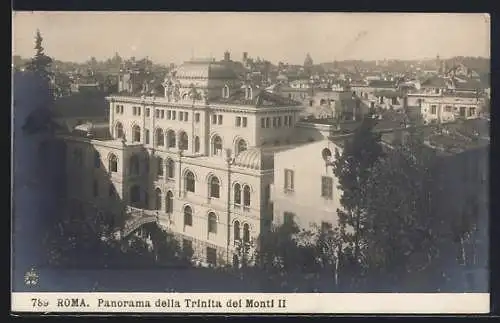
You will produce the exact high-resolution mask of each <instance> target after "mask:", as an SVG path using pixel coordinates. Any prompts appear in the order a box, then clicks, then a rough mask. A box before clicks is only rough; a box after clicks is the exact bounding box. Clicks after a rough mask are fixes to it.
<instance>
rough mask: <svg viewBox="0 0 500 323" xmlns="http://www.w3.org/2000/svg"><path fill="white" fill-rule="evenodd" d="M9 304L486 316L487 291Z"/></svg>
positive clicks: (114, 296) (92, 298)
mask: <svg viewBox="0 0 500 323" xmlns="http://www.w3.org/2000/svg"><path fill="white" fill-rule="evenodd" d="M11 304H12V305H11V309H12V311H13V312H35V313H37V312H38V313H73V312H77V313H234V314H238V313H247V314H251V313H253V314H278V313H283V314H287V313H288V314H301V313H325V314H326V313H328V314H486V313H489V312H490V296H489V294H488V293H463V294H441V293H440V294H438V293H436V294H399V293H384V294H378V293H370V294H361V293H356V294H355V293H352V294H351V293H349V294H327V293H291V294H283V293H277V294H267V293H266V294H261V293H245V294H242V293H234V294H232V293H229V294H221V293H28V292H14V293H12V303H11ZM256 304H257V305H256ZM132 305H135V306H132ZM141 305H142V306H141ZM202 305H204V306H202Z"/></svg>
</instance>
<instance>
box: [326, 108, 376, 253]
mask: <svg viewBox="0 0 500 323" xmlns="http://www.w3.org/2000/svg"><path fill="white" fill-rule="evenodd" d="M375 123H376V120H375V119H374V118H373V117H372V116H371V115H368V116H366V117H365V118H364V119H363V121H362V123H361V125H360V126H359V127H358V128H357V129H356V130H355V132H354V135H353V137H352V138H351V139H348V140H346V143H345V146H344V149H343V152H342V153H340V152H339V151H336V152H335V162H334V165H333V172H334V174H335V176H336V177H337V178H338V179H339V189H340V190H341V191H342V196H341V199H340V203H341V205H342V209H338V210H337V213H338V216H339V224H340V228H341V234H342V237H343V239H344V241H345V242H348V243H349V245H350V246H351V247H352V249H353V256H354V257H355V258H359V253H360V245H361V244H362V243H364V241H363V226H364V222H365V217H366V212H367V207H368V205H367V202H368V201H367V190H366V184H367V182H368V180H369V178H370V176H371V173H372V168H373V165H374V164H375V163H376V162H377V161H378V160H379V159H380V158H381V157H382V156H383V151H382V146H381V144H380V135H379V134H376V133H374V132H373V128H374V126H375Z"/></svg>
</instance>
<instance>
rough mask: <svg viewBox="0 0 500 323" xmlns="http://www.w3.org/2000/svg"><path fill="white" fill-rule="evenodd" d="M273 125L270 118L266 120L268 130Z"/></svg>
mask: <svg viewBox="0 0 500 323" xmlns="http://www.w3.org/2000/svg"><path fill="white" fill-rule="evenodd" d="M270 125H271V119H270V118H269V117H267V118H266V128H269V126H270Z"/></svg>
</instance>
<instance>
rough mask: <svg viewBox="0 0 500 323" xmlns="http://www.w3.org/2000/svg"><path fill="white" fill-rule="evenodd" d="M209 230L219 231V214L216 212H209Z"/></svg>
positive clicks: (211, 231) (212, 231)
mask: <svg viewBox="0 0 500 323" xmlns="http://www.w3.org/2000/svg"><path fill="white" fill-rule="evenodd" d="M208 232H210V233H217V216H216V215H215V213H214V212H210V213H208Z"/></svg>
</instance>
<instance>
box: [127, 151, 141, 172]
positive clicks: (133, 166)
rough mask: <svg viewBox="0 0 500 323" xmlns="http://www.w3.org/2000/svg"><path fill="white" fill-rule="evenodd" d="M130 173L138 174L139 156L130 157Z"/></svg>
mask: <svg viewBox="0 0 500 323" xmlns="http://www.w3.org/2000/svg"><path fill="white" fill-rule="evenodd" d="M129 172H130V175H139V157H137V155H132V157H130V171H129Z"/></svg>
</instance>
